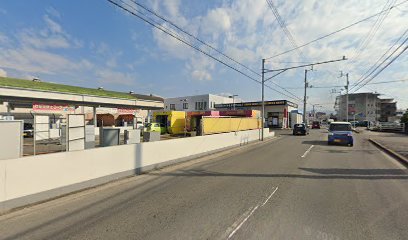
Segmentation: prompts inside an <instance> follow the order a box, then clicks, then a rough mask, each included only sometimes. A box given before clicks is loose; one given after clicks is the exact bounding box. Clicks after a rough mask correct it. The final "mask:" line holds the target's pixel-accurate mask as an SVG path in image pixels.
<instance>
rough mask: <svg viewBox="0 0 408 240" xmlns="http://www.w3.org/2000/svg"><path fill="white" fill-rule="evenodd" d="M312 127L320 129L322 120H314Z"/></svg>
mask: <svg viewBox="0 0 408 240" xmlns="http://www.w3.org/2000/svg"><path fill="white" fill-rule="evenodd" d="M312 129H320V122H319V121H313V123H312Z"/></svg>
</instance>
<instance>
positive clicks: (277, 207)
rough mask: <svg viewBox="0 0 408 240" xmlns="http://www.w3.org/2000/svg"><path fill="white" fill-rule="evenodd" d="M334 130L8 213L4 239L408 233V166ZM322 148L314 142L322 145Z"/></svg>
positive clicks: (1, 230)
mask: <svg viewBox="0 0 408 240" xmlns="http://www.w3.org/2000/svg"><path fill="white" fill-rule="evenodd" d="M326 134H327V133H325V130H313V131H311V133H310V135H309V136H292V135H290V134H287V133H286V134H285V132H283V135H282V136H280V137H279V138H277V139H275V140H272V141H269V142H267V143H264V144H260V145H256V146H251V147H247V148H245V149H241V150H235V151H231V152H230V153H228V154H226V155H223V156H218V157H212V156H209V157H207V159H202V160H198V161H193V162H189V163H185V164H182V165H178V166H173V167H169V168H166V169H163V170H160V171H155V172H151V173H149V174H146V175H142V176H137V177H132V178H128V179H124V180H121V181H118V182H114V183H111V184H107V185H104V186H101V187H98V188H95V189H91V190H88V191H83V192H81V193H77V194H73V195H70V196H66V197H63V198H60V199H57V200H54V201H50V202H47V203H44V204H40V205H36V206H32V207H30V208H27V209H23V210H20V211H16V212H14V213H11V214H8V215H4V216H0V239H335V240H337V239H381V240H383V239H408V228H407V221H408V172H407V169H406V168H404V167H403V166H402V165H400V164H399V163H397V162H396V161H395V160H393V159H391V158H390V157H388V156H387V155H385V154H383V153H382V152H381V151H379V150H378V149H377V148H376V147H374V146H373V145H371V144H370V143H369V142H368V141H366V140H365V139H362V137H361V136H359V135H358V134H356V136H355V137H356V140H355V145H354V147H346V146H328V145H327V144H326V142H325V141H324V140H325V139H326ZM312 146H313V147H312Z"/></svg>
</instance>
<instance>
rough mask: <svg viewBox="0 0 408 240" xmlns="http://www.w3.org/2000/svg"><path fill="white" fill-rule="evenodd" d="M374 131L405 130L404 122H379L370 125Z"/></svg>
mask: <svg viewBox="0 0 408 240" xmlns="http://www.w3.org/2000/svg"><path fill="white" fill-rule="evenodd" d="M370 130H374V131H389V132H405V123H391V122H379V123H377V124H376V125H374V126H371V127H370Z"/></svg>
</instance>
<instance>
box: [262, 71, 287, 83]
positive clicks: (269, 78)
mask: <svg viewBox="0 0 408 240" xmlns="http://www.w3.org/2000/svg"><path fill="white" fill-rule="evenodd" d="M286 71H287V69H286V70H282V71H280V72H278V73H277V74H275V75H273V76H271V77H268V78H267V79H265V82H267V81H269V80H271V79H272V78H274V77H276V76H278V75H279V74H281V73H283V72H286Z"/></svg>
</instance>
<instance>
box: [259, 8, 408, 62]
mask: <svg viewBox="0 0 408 240" xmlns="http://www.w3.org/2000/svg"><path fill="white" fill-rule="evenodd" d="M407 2H408V0H404V1H402V2H400V3H398V4H395V5H393V6H391V7H390V8H389V9H386V10H384V11H380V12H378V13H376V14H373V15H371V16H368V17H366V18H363V19H361V20H359V21H356V22H354V23H352V24H350V25H347V26H345V27H342V28H340V29H338V30H336V31H334V32H331V33H328V34H325V35H323V36H321V37H318V38H316V39H314V40H312V41H309V42H307V43H303V44H301V45H299V46H298V47H296V48H292V49H290V50H287V51H284V52H281V53H279V54H275V55H273V56H271V57H268V58H265V59H267V60H268V59H272V58H275V57H278V56H281V55H283V54H286V53H289V52H293V51H295V50H297V49H300V48H303V47H305V46H308V45H310V44H312V43H315V42H317V41H320V40H322V39H324V38H327V37H330V36H332V35H334V34H337V33H339V32H342V31H344V30H346V29H348V28H351V27H353V26H355V25H357V24H360V23H362V22H365V21H367V20H369V19H371V18H373V17H375V16H378V15H380V14H382V13H384V12H385V11H388V10H391V9H393V8H395V7H398V6H400V5H402V4H405V3H407Z"/></svg>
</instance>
